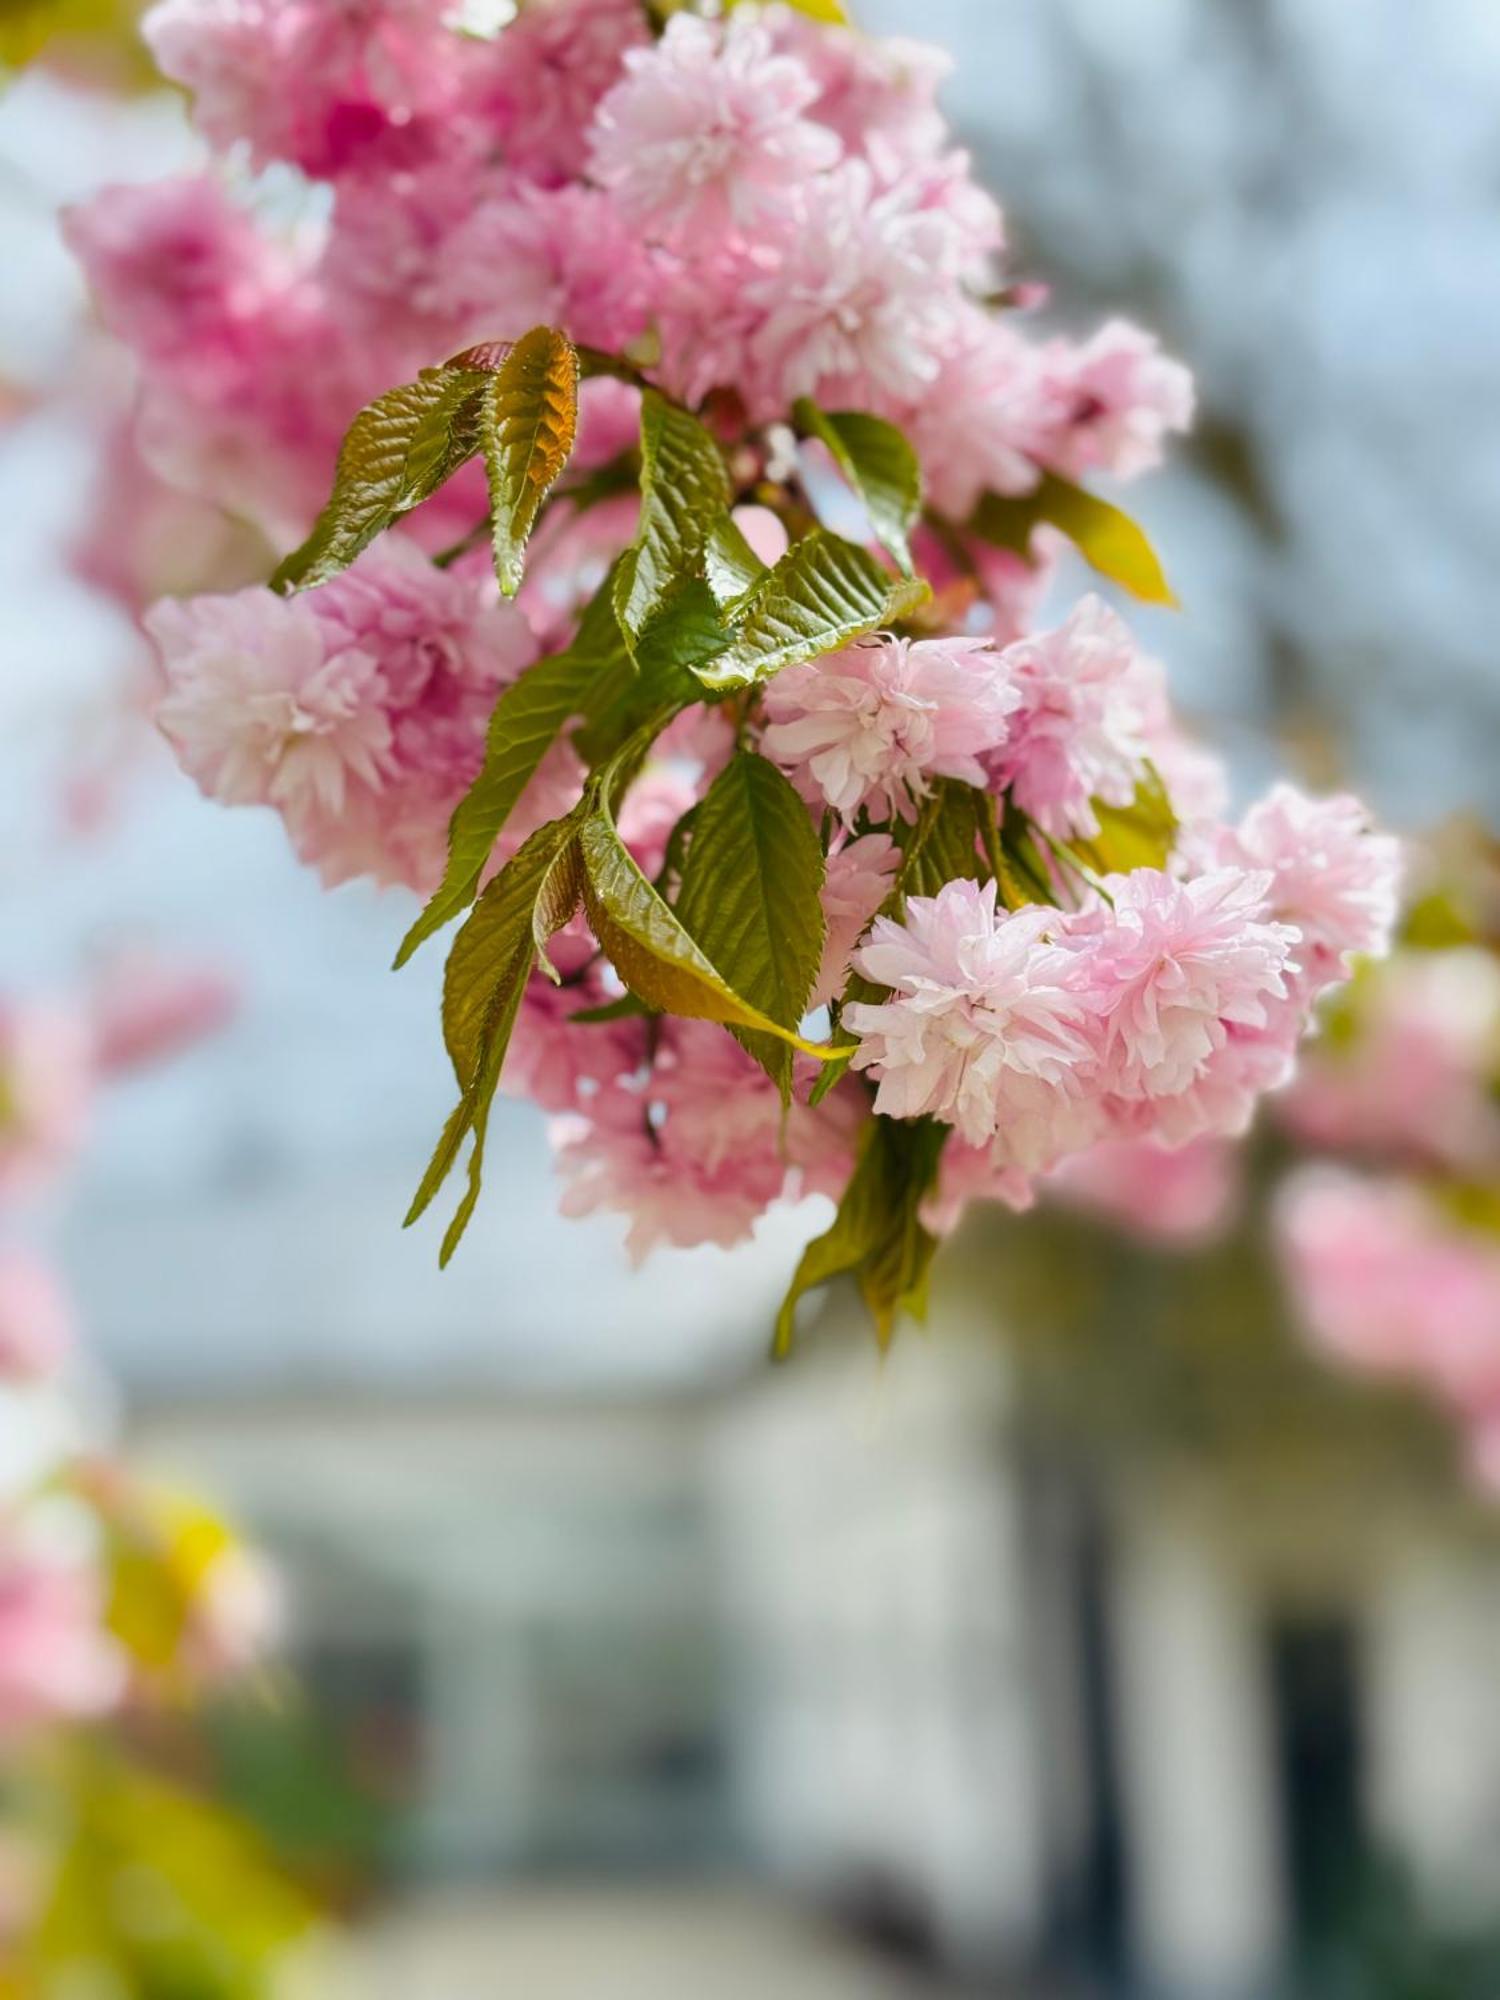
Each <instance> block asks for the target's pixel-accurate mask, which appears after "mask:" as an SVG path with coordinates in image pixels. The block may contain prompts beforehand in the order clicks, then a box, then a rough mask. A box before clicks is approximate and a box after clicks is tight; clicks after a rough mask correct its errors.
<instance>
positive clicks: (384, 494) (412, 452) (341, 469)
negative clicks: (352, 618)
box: [271, 362, 488, 593]
mask: <svg viewBox="0 0 1500 2000" xmlns="http://www.w3.org/2000/svg"><path fill="white" fill-rule="evenodd" d="M487 381H488V378H487V377H486V376H485V375H483V374H482V373H480V372H479V371H477V370H475V369H472V368H468V367H464V366H461V365H459V364H458V363H455V362H448V363H446V364H445V365H444V366H443V367H441V368H424V369H423V370H422V373H421V374H420V375H419V376H418V377H417V379H416V381H415V382H407V383H405V384H403V385H402V386H401V387H400V388H397V389H388V390H387V391H386V393H385V394H384V395H383V396H377V397H376V399H375V401H374V402H373V403H368V404H366V406H365V408H364V409H362V410H361V411H360V413H359V415H358V416H357V417H356V418H355V419H354V422H353V423H352V424H351V425H350V426H349V429H348V431H347V433H346V434H345V437H344V442H343V444H342V445H341V446H340V447H339V457H338V465H337V467H336V469H335V471H334V476H333V492H332V495H331V496H330V498H329V501H328V504H327V506H326V507H325V508H324V509H323V511H322V513H321V514H320V515H319V516H318V518H317V521H316V523H315V524H314V526H313V531H312V533H311V534H310V535H309V536H308V538H307V540H306V541H305V542H304V543H303V544H302V546H301V547H300V548H299V549H294V550H293V551H292V553H291V554H290V555H289V556H287V557H286V558H285V560H284V561H283V562H282V563H281V564H280V566H279V567H278V568H277V569H276V571H275V573H274V574H273V575H272V578H271V588H272V589H273V590H279V591H282V592H283V593H286V592H290V591H293V590H307V589H309V588H310V587H311V586H312V585H313V584H317V583H325V582H327V580H328V578H329V577H331V576H337V575H338V574H339V572H340V570H345V569H347V568H348V567H349V565H350V563H352V562H353V561H354V559H355V557H356V556H357V555H359V554H360V553H361V552H362V551H363V550H364V549H366V548H368V547H369V545H370V543H371V542H373V541H374V539H375V537H376V536H377V535H378V534H380V533H381V532H382V531H383V530H384V529H386V528H388V527H389V526H390V525H391V523H392V522H393V521H394V520H395V519H396V518H397V517H398V516H399V515H401V514H404V513H406V512H407V511H408V510H409V509H411V508H412V507H415V506H417V505H418V503H419V502H420V501H423V500H426V499H427V498H428V497H429V496H430V495H431V494H433V493H435V492H436V491H437V489H438V488H439V487H440V486H441V485H442V484H443V483H444V481H445V480H447V479H448V478H450V477H451V475H452V474H453V473H455V472H456V471H457V470H458V468H459V467H460V466H461V465H463V464H464V463H465V462H466V461H467V460H468V459H470V458H472V457H473V456H474V454H475V452H477V451H478V450H479V446H480V431H481V421H480V409H481V404H482V401H483V397H484V391H485V387H486V383H487Z"/></svg>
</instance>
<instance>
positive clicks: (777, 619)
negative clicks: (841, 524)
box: [697, 528, 929, 690]
mask: <svg viewBox="0 0 1500 2000" xmlns="http://www.w3.org/2000/svg"><path fill="white" fill-rule="evenodd" d="M928 595H929V592H928V589H927V585H926V584H925V583H921V582H915V581H912V580H909V579H898V578H895V577H892V576H889V575H887V573H886V572H885V571H884V570H883V569H882V568H881V567H880V565H879V563H878V562H876V560H875V558H874V557H873V556H871V555H869V554H867V553H866V551H865V550H864V549H861V548H856V547H855V545H854V543H853V542H846V541H843V540H841V539H840V537H839V536H837V535H831V534H829V533H828V531H827V530H826V529H823V528H817V529H815V530H814V531H813V533H812V534H810V535H806V536H804V537H803V539H802V540H801V541H800V542H794V543H793V544H792V546H791V548H789V549H788V550H787V552H786V554H785V555H784V556H783V557H782V558H781V561H780V562H779V563H777V565H776V567H775V568H774V569H773V570H769V571H768V572H767V574H766V575H765V577H764V578H763V579H762V581H761V583H760V585H759V587H758V588H757V589H756V591H755V593H754V595H753V596H752V597H751V598H750V600H749V603H748V605H747V607H746V609H745V615H744V621H743V623H742V624H741V626H740V629H739V631H738V633H737V634H736V636H735V639H734V643H733V644H732V645H731V646H730V647H729V649H728V651H727V652H725V653H722V654H721V655H720V656H719V658H718V659H717V660H714V661H711V662H710V663H709V664H708V665H707V666H706V667H702V668H700V669H698V670H697V673H698V678H699V680H700V681H702V683H703V685H704V686H705V687H708V688H713V689H716V690H718V689H727V688H737V687H748V686H750V685H751V684H752V683H753V682H757V681H766V680H769V679H770V678H771V676H772V675H773V674H779V673H780V672H781V670H782V668H783V667H792V666H797V665H798V664H800V662H802V661H803V660H815V659H816V658H817V657H818V655H819V654H820V653H831V652H833V651H834V649H835V648H836V647H839V646H847V645H848V644H849V643H850V641H851V640H854V639H859V638H862V637H863V636H864V635H865V634H866V633H867V632H874V631H876V630H878V629H879V627H880V626H882V625H889V624H891V623H892V622H893V621H894V620H895V619H898V618H903V617H905V616H906V614H907V613H908V612H909V611H912V610H913V609H915V607H916V606H917V605H919V604H921V603H923V602H925V600H926V598H927V596H928Z"/></svg>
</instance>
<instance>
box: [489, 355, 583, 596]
mask: <svg viewBox="0 0 1500 2000" xmlns="http://www.w3.org/2000/svg"><path fill="white" fill-rule="evenodd" d="M483 408H484V462H485V473H486V476H487V478H488V480H489V489H490V521H491V536H492V539H493V543H494V550H495V574H496V576H498V577H499V579H500V588H501V590H502V591H503V592H504V593H505V595H506V596H507V597H514V596H515V594H516V592H517V591H518V590H519V589H520V587H521V578H522V571H523V560H522V559H523V556H524V553H525V548H526V542H527V539H528V537H529V536H530V534H531V531H532V529H533V528H534V527H535V526H536V519H537V515H538V514H539V513H540V512H541V510H542V503H543V501H544V500H545V499H546V497H547V495H548V493H549V492H550V491H551V488H552V485H553V483H554V481H555V480H556V479H557V476H558V474H559V473H560V472H561V471H562V469H563V467H564V466H565V465H566V464H567V462H568V458H569V456H570V454H571V453H572V450H573V440H574V438H575V436H576V435H577V431H578V356H577V354H576V353H575V352H574V349H573V345H572V342H571V341H569V340H568V339H567V338H566V337H565V336H564V335H563V334H561V333H559V332H558V331H557V329H556V328H555V327H550V326H537V327H533V328H532V330H531V331H530V333H526V334H523V335H522V336H521V338H520V339H519V340H518V341H517V342H516V343H515V345H514V346H513V347H512V348H511V349H510V351H509V353H508V354H507V355H506V356H505V358H504V360H503V361H502V362H501V363H500V365H499V367H498V369H497V370H496V372H495V373H494V375H492V376H491V377H490V378H489V380H488V381H487V383H486V385H485V389H484V404H483Z"/></svg>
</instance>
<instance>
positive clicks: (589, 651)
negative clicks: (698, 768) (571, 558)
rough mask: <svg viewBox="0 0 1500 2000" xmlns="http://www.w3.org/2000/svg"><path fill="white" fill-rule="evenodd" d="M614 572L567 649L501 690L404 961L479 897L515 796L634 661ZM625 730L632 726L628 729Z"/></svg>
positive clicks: (629, 673) (400, 956)
mask: <svg viewBox="0 0 1500 2000" xmlns="http://www.w3.org/2000/svg"><path fill="white" fill-rule="evenodd" d="M611 597H612V576H611V577H607V578H606V579H605V581H604V583H603V585H602V586H601V587H600V589H599V590H598V591H596V592H595V594H594V597H593V599H592V600H591V601H590V603H589V605H588V608H587V609H586V610H585V612H584V614H583V618H582V620H581V622H580V624H579V627H578V632H577V634H576V636H575V637H574V640H573V643H572V645H571V646H569V647H568V649H567V650H566V652H562V653H554V654H553V655H552V656H551V657H550V658H549V659H545V660H539V661H538V662H537V664H536V665H535V666H534V667H530V668H528V669H527V671H526V672H525V673H524V674H522V675H521V677H520V679H519V680H518V681H515V682H514V683H513V684H512V685H511V686H510V687H508V688H507V689H506V690H505V692H504V693H503V694H502V695H501V697H500V699H499V701H498V702H497V703H496V705H495V712H494V714H493V715H492V716H491V718H490V726H489V734H488V740H487V743H486V747H485V755H484V766H483V768H482V769H481V771H480V773H479V776H478V777H477V778H476V779H475V780H474V782H473V784H472V785H471V786H470V787H469V789H468V791H467V792H466V793H465V794H464V796H463V798H462V799H461V800H460V801H459V803H458V806H457V808H456V809H455V811H454V814H453V818H452V821H451V822H450V824H449V828H448V866H447V869H446V871H445V873H444V876H443V880H442V882H441V884H440V885H439V887H438V888H437V890H436V891H435V892H434V894H433V895H432V897H431V898H430V899H429V901H428V903H427V906H426V908H425V909H424V910H423V911H422V914H421V915H420V916H419V917H418V918H417V920H416V922H415V923H414V924H413V925H412V927H411V929H410V930H409V931H408V932H407V934H406V936H405V938H404V939H403V940H402V942H401V949H400V950H399V951H398V952H397V954H396V964H397V966H398V967H399V966H402V965H405V963H406V961H407V960H408V959H409V958H410V957H411V955H412V953H413V952H414V951H415V950H416V949H417V947H418V945H420V944H422V943H423V942H424V940H425V939H427V938H430V937H431V936H432V935H433V933H434V932H435V931H439V930H441V929H442V927H443V925H444V924H446V923H447V922H449V921H450V919H451V918H453V917H456V916H457V915H458V913H459V911H460V910H463V909H466V908H467V907H468V905H469V904H470V903H471V902H472V901H473V900H474V893H475V891H476V890H477V889H478V887H479V882H480V877H481V876H482V875H483V874H484V870H485V867H486V865H487V863H488V861H489V858H490V855H491V854H492V853H493V852H494V847H495V842H496V840H497V839H498V838H499V837H500V834H501V832H502V830H503V829H504V826H505V823H506V821H507V820H508V819H509V817H510V815H511V813H512V811H513V810H514V809H515V805H516V801H517V800H518V799H519V798H520V796H521V794H522V792H524V791H525V789H526V787H527V785H528V784H529V783H530V782H531V779H532V777H533V776H534V775H535V772H536V769H537V766H538V765H539V764H540V763H541V761H542V759H543V758H544V757H545V756H546V754H547V752H548V751H549V750H550V749H551V747H552V745H553V743H554V742H555V741H556V740H557V737H558V735H559V734H560V732H561V731H562V729H563V727H564V725H565V724H566V723H567V722H568V721H569V720H570V719H571V718H572V717H573V716H576V715H582V714H584V713H585V712H586V710H587V709H588V706H589V702H590V697H591V696H592V695H595V694H596V693H597V690H598V689H599V687H600V686H601V685H602V684H603V683H605V682H607V681H609V680H610V678H611V676H612V675H613V674H614V673H616V672H623V673H624V675H625V676H626V677H627V679H628V680H629V681H631V682H633V681H634V679H635V673H634V669H633V668H632V667H631V664H630V659H629V656H628V654H627V653H626V651H625V641H624V639H623V638H622V637H621V634H620V628H619V626H618V624H617V623H616V621H615V613H614V605H613V603H612V601H611ZM625 733H626V734H628V733H629V731H628V730H627V731H626V732H625Z"/></svg>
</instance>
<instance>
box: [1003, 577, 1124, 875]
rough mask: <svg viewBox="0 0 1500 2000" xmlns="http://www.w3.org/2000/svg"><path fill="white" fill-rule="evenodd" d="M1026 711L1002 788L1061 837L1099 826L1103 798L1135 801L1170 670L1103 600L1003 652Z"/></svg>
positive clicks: (1016, 723)
mask: <svg viewBox="0 0 1500 2000" xmlns="http://www.w3.org/2000/svg"><path fill="white" fill-rule="evenodd" d="M1001 661H1002V664H1003V667H1004V671H1005V673H1006V675H1007V676H1008V678H1009V679H1010V680H1011V681H1012V683H1013V684H1014V686H1015V688H1016V689H1017V690H1018V693H1019V697H1020V700H1019V708H1018V713H1017V714H1016V715H1015V717H1014V720H1013V722H1012V724H1011V727H1010V731H1009V733H1008V735H1007V736H1006V738H1005V739H1004V742H1003V744H1002V746H1001V749H1000V751H999V754H998V755H995V756H991V757H990V758H989V759H988V763H989V766H990V770H991V773H992V776H993V780H994V782H995V784H996V785H997V786H999V787H1001V788H1003V789H1006V790H1008V791H1009V792H1010V795H1011V797H1012V798H1013V799H1014V800H1015V802H1016V804H1017V805H1018V806H1020V808H1021V809H1022V811H1023V812H1026V813H1028V814H1029V815H1030V816H1031V818H1032V819H1034V820H1035V821H1036V822H1037V824H1038V825H1039V826H1041V827H1043V828H1044V829H1045V830H1046V831H1047V832H1048V833H1050V834H1052V835H1053V836H1054V837H1055V838H1057V839H1068V838H1070V837H1072V836H1075V835H1078V836H1082V837H1085V838H1092V836H1093V835H1095V834H1097V833H1098V831H1099V819H1098V815H1097V813H1096V812H1095V811H1094V801H1095V800H1096V799H1098V800H1102V801H1103V802H1104V803H1105V804H1107V805H1115V806H1124V805H1129V804H1130V803H1131V801H1132V800H1133V799H1134V797H1135V792H1136V787H1137V785H1138V784H1139V783H1140V781H1141V778H1142V776H1143V775H1144V767H1145V762H1146V759H1147V757H1148V755H1149V754H1150V748H1151V741H1150V734H1149V732H1150V728H1151V724H1152V722H1153V720H1154V718H1155V717H1156V715H1157V713H1158V710H1159V707H1160V701H1161V695H1160V688H1161V679H1162V672H1161V668H1160V667H1159V666H1158V664H1157V662H1156V661H1155V660H1152V659H1149V658H1147V656H1146V655H1145V654H1143V653H1141V652H1140V651H1139V649H1138V648H1137V646H1136V644H1135V641H1134V640H1133V639H1132V637H1131V635H1130V632H1129V630H1128V629H1127V628H1126V626H1125V624H1124V622H1123V620H1121V619H1120V618H1119V617H1118V616H1117V615H1116V613H1115V612H1113V611H1111V610H1110V608H1109V606H1108V605H1107V604H1105V603H1104V602H1103V600H1102V599H1101V598H1098V597H1085V598H1084V599H1083V600H1082V601H1081V602H1080V603H1079V604H1078V605H1077V606H1075V608H1074V610H1073V611H1072V613H1071V614H1070V615H1069V617H1068V618H1067V620H1066V622H1065V623H1064V624H1062V625H1059V626H1057V627H1056V628H1055V629H1054V630H1052V631H1050V632H1042V633H1039V634H1037V636H1036V637H1035V638H1030V639H1020V640H1018V641H1017V642H1016V643H1015V644H1014V645H1011V646H1007V647H1006V648H1005V651H1004V652H1003V654H1002V655H1001Z"/></svg>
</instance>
